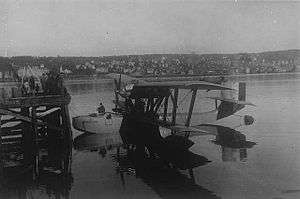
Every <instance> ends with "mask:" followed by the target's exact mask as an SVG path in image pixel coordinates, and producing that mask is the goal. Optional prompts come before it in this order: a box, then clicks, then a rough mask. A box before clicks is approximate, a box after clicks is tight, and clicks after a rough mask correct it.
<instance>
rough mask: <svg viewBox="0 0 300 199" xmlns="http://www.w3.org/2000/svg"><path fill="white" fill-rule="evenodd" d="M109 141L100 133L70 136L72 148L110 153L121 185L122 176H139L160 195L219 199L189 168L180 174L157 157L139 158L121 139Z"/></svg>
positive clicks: (123, 177)
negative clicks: (73, 137)
mask: <svg viewBox="0 0 300 199" xmlns="http://www.w3.org/2000/svg"><path fill="white" fill-rule="evenodd" d="M113 140H115V139H114V138H108V137H103V136H101V134H90V133H84V134H82V135H79V136H78V137H76V138H75V139H74V148H75V149H76V150H88V151H92V152H98V153H99V154H100V155H101V156H102V157H106V156H103V154H110V156H109V157H110V158H112V159H113V161H114V162H115V163H116V165H115V167H116V172H117V173H118V174H119V175H120V180H121V181H122V184H123V186H124V187H125V188H126V176H128V175H133V176H136V177H137V178H140V179H142V181H143V182H144V183H146V184H147V185H148V186H149V187H151V188H152V189H153V190H154V191H155V192H156V193H157V194H158V195H159V196H160V197H162V198H195V197H198V198H211V199H217V198H219V197H217V196H216V195H215V194H214V193H213V192H211V191H209V190H207V189H205V188H203V187H201V186H199V185H197V184H196V183H195V180H194V175H193V170H189V175H186V174H183V173H181V172H180V171H178V170H177V169H176V168H170V167H168V166H167V165H166V164H165V162H163V161H162V160H161V159H157V158H152V157H149V156H147V157H141V156H140V155H139V154H138V153H137V151H136V150H125V149H124V148H123V144H122V143H121V142H119V143H117V142H113ZM89 143H90V147H89ZM114 150H115V153H114V152H113V151H114ZM198 160H199V162H198V163H197V164H198V166H202V165H205V164H206V163H208V162H207V159H206V158H205V157H203V158H202V160H200V159H198Z"/></svg>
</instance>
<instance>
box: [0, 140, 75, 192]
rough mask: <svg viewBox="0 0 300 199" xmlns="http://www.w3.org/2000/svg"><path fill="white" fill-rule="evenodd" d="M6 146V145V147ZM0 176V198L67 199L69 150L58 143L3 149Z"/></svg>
mask: <svg viewBox="0 0 300 199" xmlns="http://www.w3.org/2000/svg"><path fill="white" fill-rule="evenodd" d="M8 147H9V146H8ZM3 148H4V149H2V150H7V151H2V152H4V153H3V154H5V155H3V154H1V155H2V157H3V156H4V157H3V158H2V165H1V166H2V167H1V169H2V172H1V173H0V198H40V193H39V192H45V193H46V195H47V196H48V197H49V198H52V197H55V198H68V197H69V191H70V190H71V186H72V183H73V177H72V173H71V157H72V153H71V147H70V146H65V144H64V143H63V142H61V143H60V142H59V140H56V141H55V144H53V143H52V144H51V143H50V144H49V145H48V146H45V145H39V148H38V150H36V149H32V148H30V147H27V146H22V147H19V148H18V149H14V150H12V149H11V148H5V147H3Z"/></svg>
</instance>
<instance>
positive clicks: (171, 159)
mask: <svg viewBox="0 0 300 199" xmlns="http://www.w3.org/2000/svg"><path fill="white" fill-rule="evenodd" d="M113 76H114V77H116V75H113ZM121 79H122V78H121V75H120V76H119V80H116V79H115V85H116V89H115V100H114V103H115V105H116V106H115V108H114V109H113V111H112V112H106V113H104V114H100V115H99V114H91V115H86V116H79V117H75V118H73V126H74V128H75V129H77V130H80V131H83V132H86V133H98V134H101V138H100V139H103V140H106V141H105V142H106V144H107V143H110V145H111V146H113V145H115V143H123V144H124V145H125V146H126V147H127V148H130V146H131V147H132V146H134V148H135V149H136V150H137V151H138V152H140V154H144V153H145V151H146V152H147V153H148V154H149V156H159V157H160V158H162V159H163V160H164V161H165V162H167V163H170V164H172V165H173V166H175V167H177V168H180V169H188V168H193V167H196V166H200V165H199V162H201V164H203V162H209V161H208V160H207V159H206V158H205V157H203V156H200V155H197V154H194V153H192V152H191V151H189V150H188V149H189V148H190V147H191V146H192V145H193V142H192V141H191V140H190V139H189V137H190V136H197V135H207V134H212V135H216V136H218V138H222V136H220V133H222V131H216V130H215V129H220V128H218V127H222V126H224V128H225V127H226V129H231V128H234V127H237V126H241V125H250V124H252V123H253V122H254V119H253V117H251V116H248V115H245V116H243V117H241V116H237V117H236V116H235V117H234V114H235V113H236V112H237V111H239V110H241V109H243V108H244V107H245V106H246V105H252V106H253V104H252V103H250V102H246V101H245V94H246V87H245V84H244V83H240V84H239V94H238V97H237V99H234V98H226V97H224V96H226V95H223V96H222V95H220V96H211V97H207V99H211V100H214V101H215V109H214V110H212V111H209V112H205V113H201V114H203V115H206V116H208V115H211V118H213V119H211V121H210V122H209V123H201V122H199V123H197V121H196V124H195V123H191V121H192V116H193V110H194V105H195V102H196V101H197V93H198V92H201V91H202V92H209V91H214V92H216V91H217V92H223V94H226V92H228V93H230V92H232V91H234V89H233V88H230V87H226V86H223V85H220V84H214V83H210V82H205V81H162V82H146V81H140V80H137V79H133V78H131V79H130V81H131V82H133V83H130V84H126V85H124V88H123V89H122V88H121V87H122V81H121ZM132 80H133V81H132ZM179 90H188V91H190V93H191V98H190V102H189V105H188V106H187V111H186V112H183V113H178V112H177V111H178V101H179V99H178V98H179ZM228 93H227V96H228ZM218 101H220V103H218ZM180 114H181V116H184V118H185V121H183V123H182V122H181V123H180V122H179V121H177V116H178V115H180ZM229 117H232V121H234V122H231V123H228V122H227V120H228V118H229ZM226 123H228V124H229V125H227V126H226ZM230 127H231V128H230ZM227 132H228V131H227ZM232 132H236V133H233V134H231V136H232V138H234V137H235V135H236V137H237V140H238V141H241V140H242V142H245V138H244V137H243V136H242V137H241V136H240V134H239V133H238V132H237V131H235V130H233V131H232ZM98 139H99V137H98ZM233 140H234V139H233ZM75 141H76V139H75Z"/></svg>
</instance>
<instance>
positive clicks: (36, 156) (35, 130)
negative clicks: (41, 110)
mask: <svg viewBox="0 0 300 199" xmlns="http://www.w3.org/2000/svg"><path fill="white" fill-rule="evenodd" d="M31 118H32V130H33V131H32V134H33V135H32V138H33V139H32V142H33V144H34V150H33V152H34V153H33V155H34V161H33V162H34V175H35V177H37V176H39V148H38V128H37V119H36V107H32V109H31Z"/></svg>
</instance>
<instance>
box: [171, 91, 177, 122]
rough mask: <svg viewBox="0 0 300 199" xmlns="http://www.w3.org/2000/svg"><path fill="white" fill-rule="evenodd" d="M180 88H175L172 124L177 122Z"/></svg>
mask: <svg viewBox="0 0 300 199" xmlns="http://www.w3.org/2000/svg"><path fill="white" fill-rule="evenodd" d="M178 93H179V90H178V88H175V90H174V100H173V112H172V124H173V125H175V124H176V112H177V101H178Z"/></svg>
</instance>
